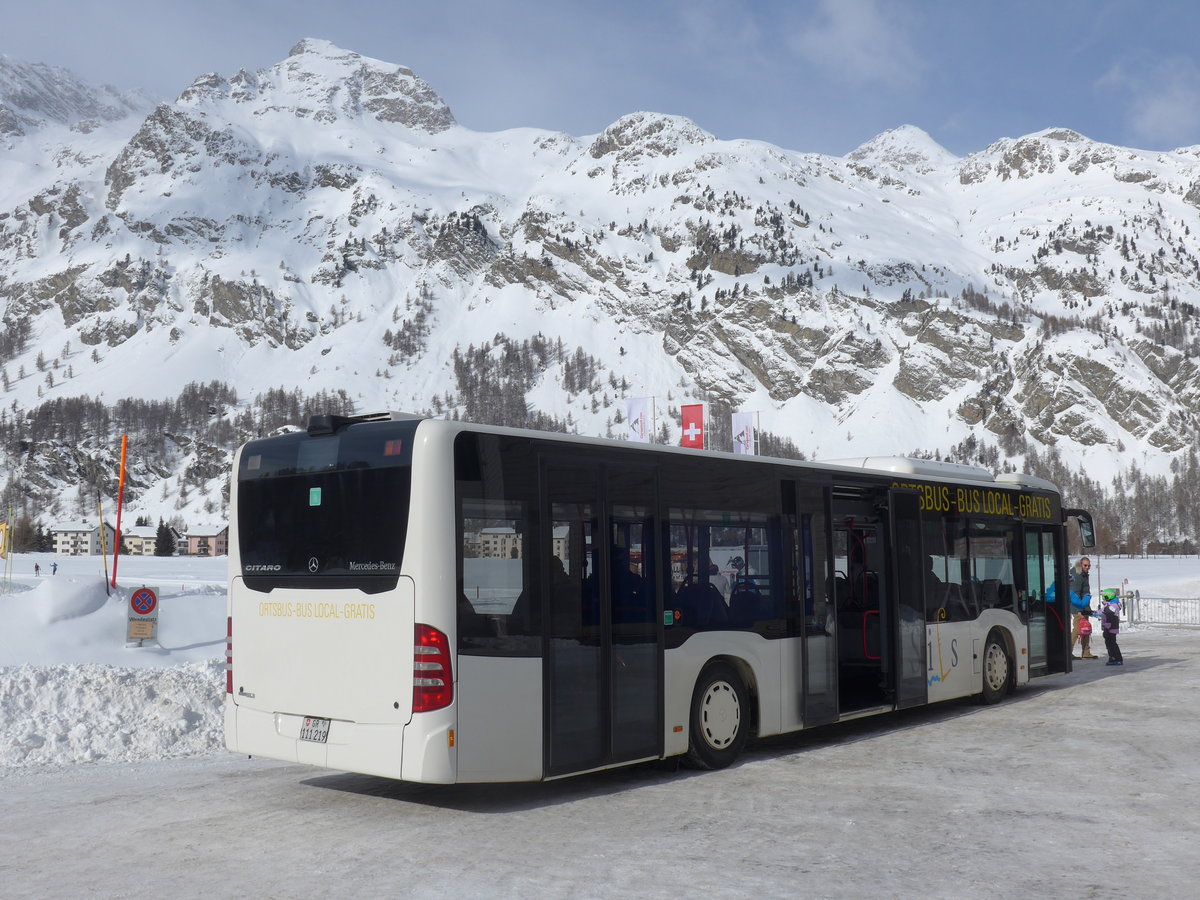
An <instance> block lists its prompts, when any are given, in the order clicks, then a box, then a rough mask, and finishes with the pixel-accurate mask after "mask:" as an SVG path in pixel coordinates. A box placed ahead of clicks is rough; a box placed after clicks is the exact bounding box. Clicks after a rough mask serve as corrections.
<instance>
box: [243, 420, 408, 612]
mask: <svg viewBox="0 0 1200 900" xmlns="http://www.w3.org/2000/svg"><path fill="white" fill-rule="evenodd" d="M416 425H417V423H415V422H403V423H396V422H381V423H363V424H358V425H352V426H350V427H349V428H346V429H345V430H343V431H342V432H340V433H339V434H331V435H320V436H310V435H308V434H307V433H300V432H298V433H295V434H288V435H281V436H279V437H274V438H267V439H264V440H261V441H253V442H251V443H250V444H247V445H246V447H245V449H244V450H243V451H242V457H241V466H240V468H239V471H238V495H239V496H238V537H239V551H240V555H241V562H242V576H243V578H244V579H245V583H246V586H247V587H249V588H251V589H252V590H259V591H270V590H272V589H273V588H276V587H303V588H309V589H311V588H317V589H320V588H330V589H332V588H346V587H353V588H358V589H360V590H363V591H365V592H367V593H378V592H381V591H385V590H390V589H391V588H394V587H395V585H396V581H397V578H398V577H399V574H400V566H401V563H402V561H403V553H404V536H405V532H406V530H407V528H408V506H409V498H410V493H411V485H412V478H411V468H410V466H411V461H412V438H413V434H414V432H415V430H416Z"/></svg>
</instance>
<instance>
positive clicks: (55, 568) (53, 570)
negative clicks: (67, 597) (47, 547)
mask: <svg viewBox="0 0 1200 900" xmlns="http://www.w3.org/2000/svg"><path fill="white" fill-rule="evenodd" d="M50 574H51V575H57V574H58V563H56V562H52V563H50Z"/></svg>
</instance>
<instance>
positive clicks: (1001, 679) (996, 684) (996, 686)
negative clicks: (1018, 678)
mask: <svg viewBox="0 0 1200 900" xmlns="http://www.w3.org/2000/svg"><path fill="white" fill-rule="evenodd" d="M983 672H984V676H985V677H986V678H987V680H988V687H990V688H991V689H992V690H993V691H999V690H1002V689H1003V688H1004V685H1005V684H1006V683H1007V682H1008V657H1007V656H1005V655H1004V651H1003V650H1001V649H1000V645H999V644H989V645H988V652H987V659H985V660H984V667H983Z"/></svg>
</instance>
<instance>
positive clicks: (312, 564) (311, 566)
mask: <svg viewBox="0 0 1200 900" xmlns="http://www.w3.org/2000/svg"><path fill="white" fill-rule="evenodd" d="M319 568H321V564H320V563H319V562H317V558H316V557H315V556H312V557H309V560H308V571H310V572H312V573H313V574H314V575H316V574H317V569H319Z"/></svg>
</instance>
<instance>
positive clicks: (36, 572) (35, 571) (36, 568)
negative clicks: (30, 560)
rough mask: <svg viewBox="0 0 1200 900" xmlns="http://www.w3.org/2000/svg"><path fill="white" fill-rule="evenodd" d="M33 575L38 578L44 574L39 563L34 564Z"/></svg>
mask: <svg viewBox="0 0 1200 900" xmlns="http://www.w3.org/2000/svg"><path fill="white" fill-rule="evenodd" d="M33 574H34V575H36V576H40V575H41V574H42V567H41V566H40V565H38V564H37V563H34V564H33Z"/></svg>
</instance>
